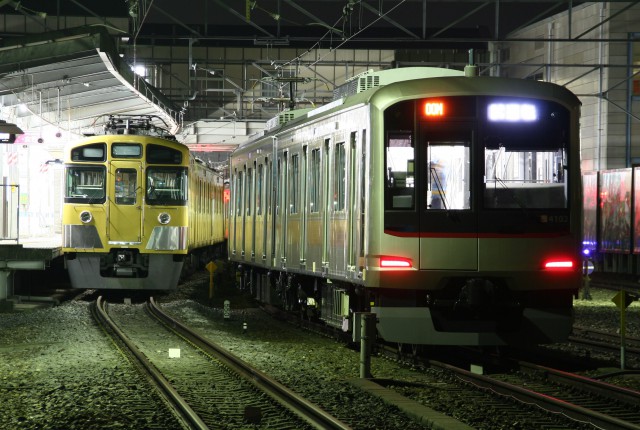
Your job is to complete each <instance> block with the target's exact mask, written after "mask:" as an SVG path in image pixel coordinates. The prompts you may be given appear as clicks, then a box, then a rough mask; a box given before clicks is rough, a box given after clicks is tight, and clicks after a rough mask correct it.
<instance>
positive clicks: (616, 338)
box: [569, 326, 640, 358]
mask: <svg viewBox="0 0 640 430" xmlns="http://www.w3.org/2000/svg"><path fill="white" fill-rule="evenodd" d="M569 341H571V342H572V343H575V344H578V345H584V346H587V347H590V348H597V349H602V350H605V351H609V352H613V353H616V352H618V351H619V350H620V335H619V334H615V333H611V332H607V331H604V330H596V329H592V328H588V327H578V326H574V327H573V335H572V336H570V337H569ZM625 352H626V354H627V357H628V358H629V357H631V356H633V357H637V358H640V338H637V337H631V336H627V337H625Z"/></svg>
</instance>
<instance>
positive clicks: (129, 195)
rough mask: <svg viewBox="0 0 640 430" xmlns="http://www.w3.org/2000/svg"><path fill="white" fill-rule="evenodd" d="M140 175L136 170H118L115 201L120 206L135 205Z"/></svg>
mask: <svg viewBox="0 0 640 430" xmlns="http://www.w3.org/2000/svg"><path fill="white" fill-rule="evenodd" d="M137 188H138V175H137V172H136V170H135V169H117V170H116V182H115V199H116V204H118V205H135V204H136V194H137V193H136V191H137Z"/></svg>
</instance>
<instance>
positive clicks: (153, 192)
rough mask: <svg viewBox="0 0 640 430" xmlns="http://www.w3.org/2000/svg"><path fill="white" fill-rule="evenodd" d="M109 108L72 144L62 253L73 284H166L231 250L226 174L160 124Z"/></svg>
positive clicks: (67, 164)
mask: <svg viewBox="0 0 640 430" xmlns="http://www.w3.org/2000/svg"><path fill="white" fill-rule="evenodd" d="M152 119H153V118H152V117H150V116H111V117H110V118H109V121H108V123H107V125H106V126H105V133H104V134H102V135H95V136H91V137H87V138H86V139H84V140H82V141H81V142H78V143H77V144H74V145H72V146H71V147H70V148H68V150H67V153H66V158H65V192H64V206H63V251H64V254H65V263H66V266H67V269H68V272H69V276H70V278H71V283H72V286H73V287H74V288H96V289H130V290H168V289H174V288H176V286H177V284H178V280H179V278H180V273H181V271H182V269H183V265H184V264H185V261H187V262H189V263H195V264H198V263H199V262H203V261H207V260H208V259H209V258H213V257H214V256H216V255H217V254H224V252H225V226H224V191H223V189H224V176H223V174H222V173H220V172H217V171H215V170H213V169H211V168H209V167H208V166H207V165H205V163H203V162H202V161H201V160H199V159H197V158H195V157H194V156H193V155H192V154H191V153H190V152H189V149H188V147H187V146H185V145H183V144H181V143H179V142H177V141H176V140H175V138H173V136H171V135H170V134H169V133H167V132H166V131H164V130H163V129H161V128H158V127H155V126H154V125H153V122H152Z"/></svg>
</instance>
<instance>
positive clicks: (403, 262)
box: [380, 257, 411, 269]
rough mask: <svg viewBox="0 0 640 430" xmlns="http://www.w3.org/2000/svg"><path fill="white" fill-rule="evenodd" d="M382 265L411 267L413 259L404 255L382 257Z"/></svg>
mask: <svg viewBox="0 0 640 430" xmlns="http://www.w3.org/2000/svg"><path fill="white" fill-rule="evenodd" d="M380 267H386V268H393V269H402V268H409V267H411V259H409V258H403V257H380Z"/></svg>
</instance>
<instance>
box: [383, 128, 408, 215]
mask: <svg viewBox="0 0 640 430" xmlns="http://www.w3.org/2000/svg"><path fill="white" fill-rule="evenodd" d="M414 160H415V148H414V145H413V139H412V135H411V133H410V132H391V133H389V134H388V135H387V141H386V153H385V161H386V166H385V172H386V175H387V178H386V187H385V203H386V204H385V206H386V209H393V210H413V209H414V208H415V182H414V181H415V166H414Z"/></svg>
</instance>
